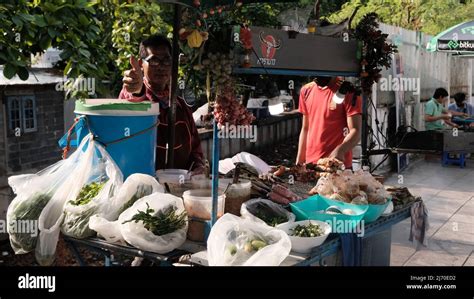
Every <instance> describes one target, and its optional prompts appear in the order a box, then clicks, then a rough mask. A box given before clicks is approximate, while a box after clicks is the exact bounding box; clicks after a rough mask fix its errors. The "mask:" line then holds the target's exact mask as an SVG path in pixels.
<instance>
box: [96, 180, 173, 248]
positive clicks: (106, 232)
mask: <svg viewBox="0 0 474 299" xmlns="http://www.w3.org/2000/svg"><path fill="white" fill-rule="evenodd" d="M157 192H158V193H164V192H165V191H164V188H163V186H161V185H160V184H159V183H158V181H157V180H156V179H155V178H154V177H152V176H150V175H146V174H141V173H136V174H132V175H131V176H129V177H128V178H127V180H125V182H124V183H123V185H122V187H120V190H119V191H118V193H117V195H116V196H115V197H114V198H113V199H112V200H111V201H110V204H108V205H107V206H106V207H105V209H103V210H102V211H101V213H100V214H96V215H94V216H92V217H91V218H90V219H89V228H90V229H92V230H94V231H96V232H97V234H98V235H99V236H101V237H103V238H104V239H105V240H106V241H107V242H110V243H123V242H122V241H123V238H122V234H121V233H120V225H119V222H118V221H115V220H117V219H118V217H119V216H120V214H121V213H122V212H124V211H125V210H127V209H128V208H129V207H131V206H132V205H133V204H134V203H135V202H136V201H137V200H139V199H140V198H142V197H145V196H148V195H151V194H153V193H157Z"/></svg>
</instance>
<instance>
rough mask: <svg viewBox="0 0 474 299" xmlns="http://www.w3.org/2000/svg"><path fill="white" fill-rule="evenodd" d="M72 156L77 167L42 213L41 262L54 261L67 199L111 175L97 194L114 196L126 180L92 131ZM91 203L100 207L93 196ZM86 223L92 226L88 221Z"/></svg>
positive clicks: (37, 258)
mask: <svg viewBox="0 0 474 299" xmlns="http://www.w3.org/2000/svg"><path fill="white" fill-rule="evenodd" d="M86 147H87V148H86ZM99 155H100V156H99ZM70 159H71V160H73V161H74V162H75V165H74V168H71V169H70V170H69V174H68V175H67V177H66V179H65V180H64V182H63V183H62V184H61V186H59V188H58V190H57V191H56V192H55V193H54V195H53V196H52V198H51V200H50V201H49V203H48V204H47V205H46V207H45V208H44V209H43V211H42V212H41V215H40V217H39V224H38V226H39V230H40V234H39V237H38V242H37V244H36V252H35V253H36V261H37V262H38V263H39V264H40V265H50V264H52V263H53V261H54V255H55V252H56V245H57V242H58V238H59V232H60V228H61V224H62V223H63V220H64V218H65V214H64V208H65V205H66V203H67V202H69V201H71V200H76V199H77V196H78V195H79V193H80V191H81V189H82V188H83V187H84V185H85V184H88V183H90V182H92V181H94V180H99V179H101V178H108V181H107V183H106V185H107V186H104V187H103V188H102V190H101V192H100V193H99V195H98V196H97V197H101V198H105V197H107V196H109V195H110V196H112V195H113V194H114V193H115V186H116V184H117V182H121V181H122V180H123V179H122V174H121V172H120V170H119V169H118V167H117V166H116V165H115V163H114V162H113V161H112V159H111V158H110V156H108V154H107V153H106V151H105V150H104V149H103V147H102V146H100V145H99V144H98V143H97V142H95V141H94V140H93V139H92V135H90V134H89V135H88V136H86V137H85V138H84V139H83V140H82V142H81V144H80V145H79V146H78V148H77V150H76V151H75V152H74V154H73V155H71V157H69V158H68V159H67V160H70ZM91 203H92V204H91V205H90V206H89V208H93V209H94V210H95V209H96V208H98V206H99V205H98V203H97V202H96V201H95V200H92V201H91ZM73 212H76V211H73ZM71 215H72V214H71ZM85 225H86V227H88V222H86V223H85Z"/></svg>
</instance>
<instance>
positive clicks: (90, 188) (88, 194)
mask: <svg viewBox="0 0 474 299" xmlns="http://www.w3.org/2000/svg"><path fill="white" fill-rule="evenodd" d="M105 183H106V182H99V183H97V182H93V183H90V184H87V185H85V186H84V187H82V189H81V191H80V192H79V195H78V196H77V198H76V200H71V201H70V202H69V203H71V204H72V205H75V206H82V205H86V204H88V203H89V202H90V201H91V200H92V199H93V198H94V197H96V196H97V194H99V192H100V190H102V188H103V187H104V185H105Z"/></svg>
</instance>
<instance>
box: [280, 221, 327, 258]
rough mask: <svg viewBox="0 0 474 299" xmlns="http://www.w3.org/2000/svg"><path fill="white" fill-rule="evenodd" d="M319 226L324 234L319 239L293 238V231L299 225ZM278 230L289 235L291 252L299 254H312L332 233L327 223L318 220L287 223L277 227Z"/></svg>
mask: <svg viewBox="0 0 474 299" xmlns="http://www.w3.org/2000/svg"><path fill="white" fill-rule="evenodd" d="M310 223H311V224H317V225H319V226H321V228H322V230H323V232H324V234H323V235H321V236H319V237H296V236H292V235H291V234H292V229H294V228H295V227H296V226H298V225H308V224H310ZM277 228H278V229H281V230H283V231H284V232H285V233H287V234H288V236H289V237H290V240H291V250H292V251H294V252H298V253H310V252H311V250H312V249H313V248H314V247H317V246H319V245H321V244H323V243H324V241H326V239H327V237H328V236H329V234H330V233H331V226H330V225H329V224H327V223H326V222H322V221H317V220H303V221H297V222H287V223H284V224H281V225H279V226H277Z"/></svg>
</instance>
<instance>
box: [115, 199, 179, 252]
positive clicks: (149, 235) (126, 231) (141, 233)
mask: <svg viewBox="0 0 474 299" xmlns="http://www.w3.org/2000/svg"><path fill="white" fill-rule="evenodd" d="M148 208H149V209H153V215H157V214H158V213H161V212H163V211H165V210H167V209H169V208H173V209H175V212H176V214H179V215H181V214H182V213H186V211H185V209H184V204H183V200H182V199H181V198H179V197H177V196H174V195H171V194H165V193H154V194H152V195H149V196H145V197H143V198H141V199H139V200H138V201H137V202H135V203H134V204H133V205H132V206H131V207H130V208H128V209H127V210H126V211H124V212H123V213H122V214H120V216H119V219H118V224H119V225H120V232H121V234H122V237H123V239H124V240H125V241H126V242H127V243H129V244H130V245H132V246H134V247H136V248H139V249H142V250H146V251H151V252H156V253H159V254H164V253H168V252H170V251H172V250H174V249H176V248H178V247H179V246H181V245H183V243H184V242H185V241H186V233H187V230H188V219H187V216H186V217H185V225H184V226H183V227H182V228H180V229H178V230H176V231H174V232H171V233H168V234H165V235H160V236H158V235H155V234H154V233H153V232H151V231H150V230H148V229H147V228H146V227H145V225H144V223H143V221H138V222H135V221H130V220H131V219H132V218H133V216H134V215H136V214H137V212H138V211H146V210H147V209H148Z"/></svg>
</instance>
